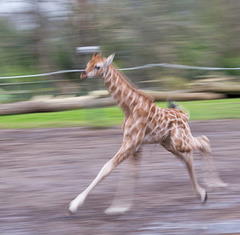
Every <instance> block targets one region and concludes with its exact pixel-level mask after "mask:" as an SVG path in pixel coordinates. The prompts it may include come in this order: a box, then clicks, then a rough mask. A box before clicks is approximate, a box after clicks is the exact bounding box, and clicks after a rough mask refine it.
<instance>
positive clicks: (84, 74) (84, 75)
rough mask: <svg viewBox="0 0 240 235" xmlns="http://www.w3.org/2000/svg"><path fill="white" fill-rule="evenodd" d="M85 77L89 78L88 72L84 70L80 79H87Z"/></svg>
mask: <svg viewBox="0 0 240 235" xmlns="http://www.w3.org/2000/svg"><path fill="white" fill-rule="evenodd" d="M85 78H87V73H86V72H85V71H83V72H82V73H81V75H80V79H85Z"/></svg>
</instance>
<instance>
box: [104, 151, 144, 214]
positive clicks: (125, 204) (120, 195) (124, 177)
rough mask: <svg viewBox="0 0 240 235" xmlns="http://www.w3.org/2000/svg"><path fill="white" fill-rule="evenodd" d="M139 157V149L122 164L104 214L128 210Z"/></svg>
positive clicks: (130, 204) (120, 212)
mask: <svg viewBox="0 0 240 235" xmlns="http://www.w3.org/2000/svg"><path fill="white" fill-rule="evenodd" d="M139 159H140V151H138V152H136V153H135V154H133V155H132V156H130V157H129V159H128V162H127V165H126V166H124V169H123V171H122V172H121V173H122V174H121V176H120V180H119V182H118V186H117V191H116V193H115V197H114V199H113V202H112V204H111V206H110V207H109V208H107V209H106V210H105V211H104V213H105V214H122V213H125V212H127V211H128V210H130V208H131V206H132V200H133V194H134V188H135V181H136V178H137V173H138V172H137V168H138V161H139ZM129 173H130V174H129Z"/></svg>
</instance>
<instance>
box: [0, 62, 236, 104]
mask: <svg viewBox="0 0 240 235" xmlns="http://www.w3.org/2000/svg"><path fill="white" fill-rule="evenodd" d="M154 67H163V68H173V69H185V70H207V71H223V70H240V67H236V68H219V67H198V66H188V65H179V64H168V63H155V64H146V65H141V66H136V67H129V68H122V69H119V70H120V71H132V70H139V69H149V68H154ZM82 71H83V69H74V70H60V71H54V72H48V73H40V74H30V75H19V76H0V80H12V79H18V78H34V77H47V76H53V75H59V74H66V73H80V72H82ZM67 82H68V83H70V81H69V80H66V79H65V80H64V79H50V80H39V81H24V82H11V81H10V82H3V83H1V90H0V102H9V101H10V102H11V101H17V100H26V99H29V98H31V97H32V96H34V95H44V94H52V95H59V94H68V95H70V94H72V95H73V94H76V93H77V89H78V88H77V87H75V88H73V87H72V88H73V89H67V88H66V86H63V88H62V91H61V92H59V88H57V87H56V86H57V85H56V84H63V83H67ZM36 85H37V87H36ZM34 86H35V87H34ZM86 86H87V85H86V84H81V87H82V88H83V90H85V91H86V90H88V88H87V87H86ZM64 88H66V89H65V91H64ZM83 93H84V92H83Z"/></svg>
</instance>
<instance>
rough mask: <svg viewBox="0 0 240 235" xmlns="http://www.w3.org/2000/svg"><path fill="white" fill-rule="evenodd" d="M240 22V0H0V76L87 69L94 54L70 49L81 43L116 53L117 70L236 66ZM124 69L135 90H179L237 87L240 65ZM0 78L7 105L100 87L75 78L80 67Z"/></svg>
mask: <svg viewBox="0 0 240 235" xmlns="http://www.w3.org/2000/svg"><path fill="white" fill-rule="evenodd" d="M239 22H240V1H238V0H228V1H226V0H212V1H207V0H202V1H198V0H181V1H179V0H172V1H165V0H161V1H159V0H158V1H155V0H149V1H134V0H128V1H126V0H122V1H118V0H111V1H109V0H52V1H45V0H35V1H31V0H0V77H4V76H14V75H28V74H38V73H45V72H50V71H58V70H69V69H82V68H85V65H86V63H87V61H88V60H89V59H90V57H91V55H92V54H82V53H77V51H76V48H77V47H85V46H100V48H101V51H102V53H103V55H105V56H107V55H109V54H112V53H116V57H115V63H116V64H117V65H118V67H119V68H125V67H134V66H139V65H144V64H149V63H174V64H183V65H190V66H191V65H192V66H207V67H227V68H228V67H239V66H240V44H239V37H240V24H239ZM126 74H127V75H128V76H129V77H130V78H131V80H132V81H133V83H135V84H136V85H137V86H139V87H140V88H145V89H149V90H182V89H186V88H189V87H190V86H186V84H189V83H190V84H191V83H194V82H195V85H196V84H198V83H196V81H197V80H200V81H201V82H202V79H212V80H214V79H216V80H217V81H219V78H221V79H220V80H221V82H225V81H227V83H228V85H229V83H230V82H232V83H231V84H232V85H233V86H235V85H236V83H237V85H238V76H239V75H240V71H239V70H225V71H206V70H187V69H181V70H180V69H174V68H171V69H169V68H162V67H157V68H156V67H155V68H151V69H141V70H134V71H126ZM223 80H224V81H223ZM0 83H1V88H0V89H1V90H0V101H1V102H5V103H6V102H13V101H20V100H28V99H31V98H32V97H34V96H39V95H54V96H57V95H73V96H76V95H77V96H80V95H86V94H87V93H88V92H89V91H92V90H101V89H104V85H103V83H102V82H101V81H98V80H88V81H84V82H81V83H80V81H79V73H66V74H61V75H54V76H42V77H34V78H13V79H0ZM198 85H199V84H198ZM228 96H231V97H233V96H238V92H235V93H232V94H228Z"/></svg>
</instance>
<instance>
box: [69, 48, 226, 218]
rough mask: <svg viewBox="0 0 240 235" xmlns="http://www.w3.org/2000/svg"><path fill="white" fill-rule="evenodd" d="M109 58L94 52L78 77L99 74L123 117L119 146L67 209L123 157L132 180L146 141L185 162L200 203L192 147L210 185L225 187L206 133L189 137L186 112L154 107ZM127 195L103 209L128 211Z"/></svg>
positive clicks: (202, 195) (77, 203)
mask: <svg viewBox="0 0 240 235" xmlns="http://www.w3.org/2000/svg"><path fill="white" fill-rule="evenodd" d="M113 59H114V55H110V56H109V57H107V58H104V57H102V56H101V54H99V53H95V54H94V55H93V57H92V59H91V60H90V61H89V63H88V64H87V68H86V69H85V71H84V72H82V74H81V78H82V79H84V78H93V77H103V80H104V83H105V85H106V87H107V89H108V91H109V93H110V94H111V95H112V97H113V98H114V100H115V101H116V103H117V104H118V105H119V106H120V108H121V109H122V111H123V113H124V116H125V118H124V121H123V124H122V130H123V141H122V145H121V147H120V149H119V150H118V152H117V153H116V155H115V156H114V157H113V158H112V159H111V160H109V161H108V162H107V163H106V164H105V165H104V166H103V168H102V169H101V170H100V172H99V173H98V175H97V177H96V178H95V179H94V180H93V181H92V183H91V184H90V185H89V186H88V187H87V188H86V189H85V190H84V191H83V192H82V193H81V194H79V195H78V196H77V197H76V198H75V199H74V200H73V201H72V202H71V203H70V205H69V208H68V210H69V212H70V213H75V212H76V211H77V209H78V207H79V206H81V205H82V204H83V203H84V201H85V199H86V197H87V196H88V194H89V193H90V192H91V190H92V189H93V188H94V187H95V186H96V185H97V184H98V183H99V182H100V181H101V180H103V179H104V178H105V177H106V176H108V175H109V174H110V173H111V172H112V171H113V169H114V168H115V167H117V166H118V165H119V164H120V163H121V162H122V161H124V160H125V159H129V161H128V164H129V166H130V170H131V172H132V173H133V177H132V179H134V177H135V175H136V166H137V160H138V158H139V157H138V156H139V152H140V147H141V145H142V144H148V143H149V144H150V143H151V144H152V143H159V144H161V145H162V146H163V147H164V148H165V149H166V150H168V151H169V152H171V153H172V154H174V155H175V156H176V157H177V158H178V159H180V160H181V161H182V162H183V163H184V164H185V165H186V168H187V170H188V173H189V175H190V179H191V182H192V186H193V189H194V191H195V193H196V195H197V197H198V198H199V199H200V200H201V202H202V203H204V202H205V201H206V200H207V192H206V190H205V189H204V188H202V187H201V186H200V185H199V184H198V182H197V179H196V176H195V173H194V166H193V156H192V154H193V152H194V151H195V150H200V151H201V153H203V155H204V159H205V160H208V161H207V164H206V166H207V167H208V170H209V172H210V173H211V174H212V176H211V179H210V177H209V176H208V177H207V182H208V183H209V184H210V185H211V186H213V185H214V186H218V187H224V186H226V185H225V184H224V183H223V182H222V181H221V180H220V178H219V176H218V174H217V172H216V170H215V167H214V165H213V161H212V159H211V148H210V145H209V140H208V138H207V137H206V136H199V137H193V136H192V134H191V130H190V127H189V125H188V115H186V114H184V113H183V112H182V111H180V110H178V109H174V108H169V109H164V108H161V107H158V106H157V105H156V104H155V102H154V99H153V98H152V97H151V96H149V95H147V94H145V93H144V92H142V91H140V90H138V89H137V88H136V87H134V86H133V85H132V84H131V83H130V82H129V81H128V80H127V79H126V78H125V77H124V75H123V74H122V73H120V72H119V71H118V70H117V69H116V68H115V67H114V66H113V65H112V61H113ZM133 186H134V185H133V184H132V185H131V189H129V190H124V191H125V192H128V193H129V192H130V191H131V190H133ZM128 197H129V198H128V201H127V202H121V200H114V202H113V204H112V206H111V207H110V208H108V209H107V210H106V211H105V212H106V213H109V214H110V213H123V212H125V211H127V210H129V208H130V206H131V195H128Z"/></svg>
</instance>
